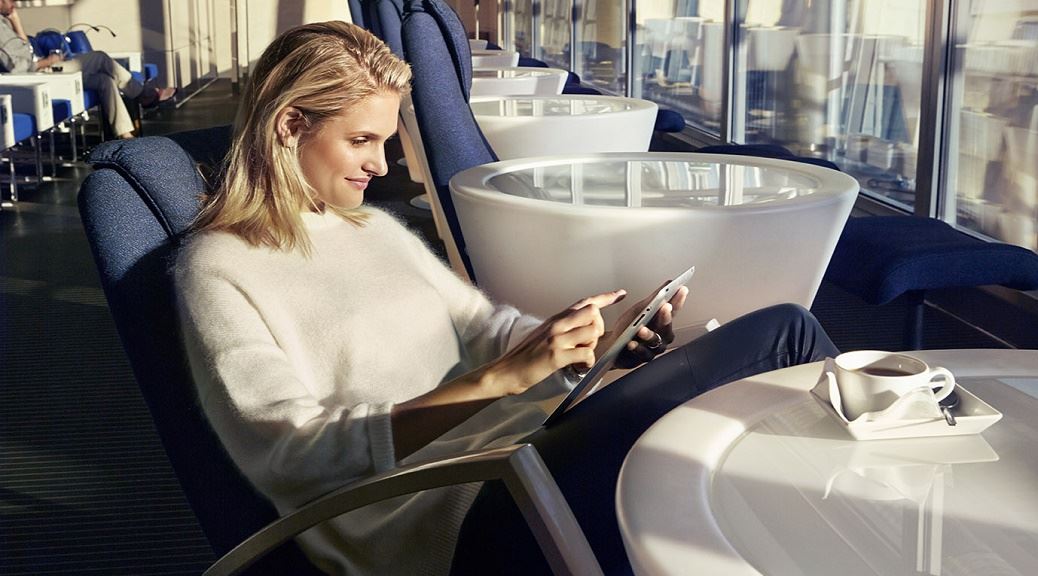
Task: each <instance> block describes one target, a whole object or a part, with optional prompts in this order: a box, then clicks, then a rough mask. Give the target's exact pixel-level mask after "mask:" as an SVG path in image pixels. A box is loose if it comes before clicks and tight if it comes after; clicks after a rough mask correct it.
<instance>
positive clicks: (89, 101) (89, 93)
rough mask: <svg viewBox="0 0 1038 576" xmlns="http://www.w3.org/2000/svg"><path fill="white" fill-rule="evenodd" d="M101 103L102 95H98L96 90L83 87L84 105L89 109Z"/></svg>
mask: <svg viewBox="0 0 1038 576" xmlns="http://www.w3.org/2000/svg"><path fill="white" fill-rule="evenodd" d="M100 104H101V97H100V96H98V94H97V91H96V90H89V89H85V88H84V89H83V107H84V108H86V109H87V110H90V109H91V108H94V107H95V106H99V105H100Z"/></svg>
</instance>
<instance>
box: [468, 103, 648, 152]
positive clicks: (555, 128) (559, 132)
mask: <svg viewBox="0 0 1038 576" xmlns="http://www.w3.org/2000/svg"><path fill="white" fill-rule="evenodd" d="M469 104H470V106H471V107H472V114H473V115H474V116H475V118H476V122H477V123H479V128H480V130H482V131H483V135H484V136H486V138H487V141H488V142H490V146H491V147H492V148H493V149H494V153H495V154H497V157H498V158H500V159H501V160H511V159H513V158H524V157H529V156H549V155H556V154H558V155H561V154H585V153H591V152H646V151H648V150H649V141H650V140H651V139H652V130H653V127H654V125H655V123H656V110H657V106H656V104H655V103H653V102H650V101H648V100H640V99H637V98H622V97H618V96H578V95H574V96H564V95H563V96H506V97H496V98H495V97H483V98H472V100H471V101H470V102H469Z"/></svg>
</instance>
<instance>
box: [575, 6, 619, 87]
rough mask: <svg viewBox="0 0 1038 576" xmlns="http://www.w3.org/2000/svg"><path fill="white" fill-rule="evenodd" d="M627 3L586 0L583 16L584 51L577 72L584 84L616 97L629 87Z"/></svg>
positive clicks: (578, 57) (581, 41)
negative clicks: (626, 53)
mask: <svg viewBox="0 0 1038 576" xmlns="http://www.w3.org/2000/svg"><path fill="white" fill-rule="evenodd" d="M625 15H626V11H625V9H624V2H622V1H621V2H617V1H616V0H585V1H584V2H583V7H582V13H581V15H580V25H579V31H580V36H579V39H580V44H579V46H580V50H578V51H577V53H576V63H575V70H576V72H577V74H579V75H580V77H581V80H582V81H583V82H584V83H587V84H592V85H594V86H595V87H596V88H601V89H604V90H605V91H608V92H612V93H614V94H623V92H624V90H625V84H626V81H627V80H626V73H625V70H626V65H625V46H626V41H625V39H626V35H625V33H626V26H625V22H626V18H625Z"/></svg>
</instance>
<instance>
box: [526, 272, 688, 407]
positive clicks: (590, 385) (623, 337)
mask: <svg viewBox="0 0 1038 576" xmlns="http://www.w3.org/2000/svg"><path fill="white" fill-rule="evenodd" d="M695 271H696V267H695V266H693V267H691V268H689V269H688V270H685V271H684V272H682V273H681V274H680V275H679V276H678V277H677V278H674V279H673V280H671V281H670V282H667V283H666V284H665V285H664V286H663V287H662V288H660V289H659V290H658V291H657V292H656V294H654V295H653V297H652V299H650V300H649V301H648V302H647V303H646V304H645V306H644V307H642V308H641V311H640V312H638V313H637V314H635V317H634V319H633V320H631V321H630V322H629V323H628V324H627V327H625V328H624V329H623V330H621V331H619V333H618V335H617V337H616V339H614V340H613V343H612V344H610V346H609V348H607V349H606V351H605V352H604V353H603V354H602V355H601V356H599V357H598V359H597V360H595V365H594V366H592V367H591V369H590V370H588V371H587V373H586V374H584V376H583V377H582V378H581V379H580V382H578V383H577V385H576V386H574V387H573V390H571V391H570V393H569V394H567V395H566V397H565V398H564V399H563V400H562V403H561V404H559V406H558V407H557V408H555V410H554V411H553V412H552V413H551V414H549V415H548V417H547V418H546V419H545V420H544V425H545V426H548V425H549V424H551V423H552V422H554V421H556V420H558V419H559V418H560V417H561V416H562V414H563V413H564V412H565V411H566V410H569V409H570V408H571V407H572V406H573V405H575V404H576V403H577V402H580V401H581V400H583V399H584V398H585V397H587V396H590V395H591V394H592V393H593V392H594V391H595V384H597V383H598V382H599V380H601V379H602V376H604V375H605V373H606V372H608V371H609V369H610V368H612V367H613V362H615V361H616V357H617V356H619V355H620V352H622V351H623V349H624V347H625V346H627V343H628V342H630V341H631V340H632V339H633V338H634V335H635V334H637V333H638V330H639V329H641V327H642V326H645V325H646V324H648V323H649V322H650V321H651V320H652V318H653V317H654V316H656V312H659V309H660V306H663V303H664V302H667V301H668V300H670V299H671V298H672V297H673V296H674V293H676V292H677V291H678V289H679V288H681V287H682V286H684V285H685V284H688V281H689V280H690V279H691V278H692V274H694V273H695Z"/></svg>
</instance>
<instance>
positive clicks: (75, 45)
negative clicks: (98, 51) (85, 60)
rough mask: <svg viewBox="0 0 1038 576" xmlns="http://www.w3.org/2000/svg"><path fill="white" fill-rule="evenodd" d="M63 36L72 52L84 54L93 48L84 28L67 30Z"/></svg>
mask: <svg viewBox="0 0 1038 576" xmlns="http://www.w3.org/2000/svg"><path fill="white" fill-rule="evenodd" d="M65 37H66V38H68V46H69V49H70V50H72V53H73V54H86V53H87V52H90V51H92V50H93V49H94V47H93V46H92V45H91V44H90V38H87V35H86V31H85V30H69V31H68V33H67V34H65Z"/></svg>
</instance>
